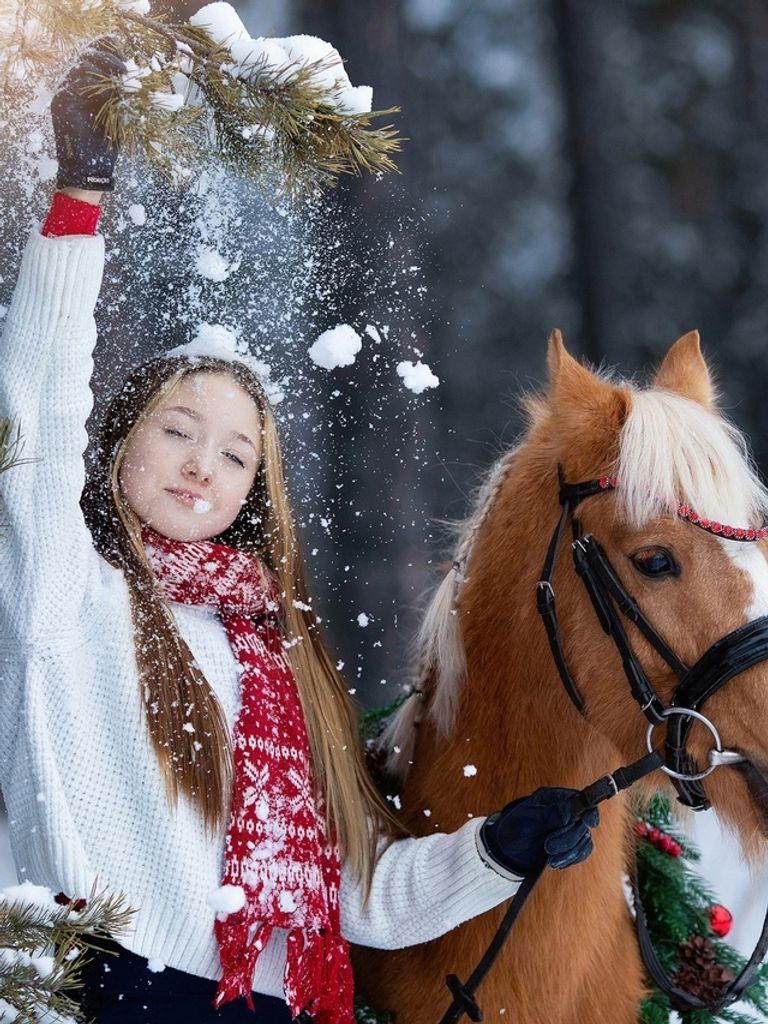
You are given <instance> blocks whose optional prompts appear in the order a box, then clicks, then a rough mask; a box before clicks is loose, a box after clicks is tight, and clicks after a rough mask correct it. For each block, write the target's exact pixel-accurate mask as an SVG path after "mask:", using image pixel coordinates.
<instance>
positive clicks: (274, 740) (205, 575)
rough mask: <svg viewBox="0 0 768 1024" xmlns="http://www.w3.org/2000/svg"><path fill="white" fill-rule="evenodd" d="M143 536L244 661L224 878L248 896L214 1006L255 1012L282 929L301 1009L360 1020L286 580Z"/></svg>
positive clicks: (156, 559)
mask: <svg viewBox="0 0 768 1024" xmlns="http://www.w3.org/2000/svg"><path fill="white" fill-rule="evenodd" d="M143 539H144V543H145V547H146V551H147V555H148V557H149V560H150V564H151V565H152V568H153V570H154V571H155V573H156V575H157V576H158V579H159V580H160V583H161V586H162V588H163V592H164V594H165V596H166V597H167V598H168V599H169V600H171V601H177V602H181V603H183V604H205V605H213V606H214V607H216V608H218V610H219V614H220V616H221V620H222V623H223V625H224V628H225V630H226V632H227V636H228V637H229V641H230V644H231V645H232V649H233V651H234V653H235V656H236V658H237V659H238V662H239V665H240V668H241V709H240V712H239V714H238V717H237V721H236V723H235V729H234V736H233V754H234V769H235V778H234V786H233V793H232V811H231V816H230V823H229V828H228V830H227V837H226V866H225V875H224V879H223V881H222V884H224V885H232V886H239V887H241V888H242V890H243V892H244V894H245V903H244V906H243V907H242V909H241V910H238V911H236V912H235V913H230V914H229V915H227V916H226V917H224V915H219V916H220V917H224V919H223V920H217V922H216V925H215V930H216V936H217V939H218V942H219V951H220V957H221V965H222V971H223V977H222V980H221V982H220V984H219V988H218V991H217V994H216V999H215V1001H214V1005H215V1006H217V1007H218V1006H221V1005H222V1004H223V1003H226V1002H229V1001H230V1000H232V999H236V998H237V997H238V996H244V997H245V998H246V1000H247V1001H248V1005H249V1006H250V1007H251V1009H253V1002H252V999H251V981H252V978H253V972H254V968H255V966H256V961H257V960H258V957H259V954H260V952H261V951H262V950H263V949H264V947H265V946H266V944H267V941H268V939H269V937H270V934H271V933H272V930H273V929H274V928H283V929H286V930H287V931H288V958H287V962H286V969H285V978H284V985H285V993H286V999H287V1001H288V1004H289V1006H290V1009H291V1012H292V1013H293V1014H294V1016H296V1015H297V1014H299V1013H300V1012H301V1011H302V1010H307V1011H308V1012H309V1013H310V1014H311V1015H312V1017H313V1019H314V1020H315V1021H316V1022H317V1024H351V1022H352V1021H353V1019H354V1018H353V1010H352V993H353V983H352V969H351V965H350V960H349V947H348V945H347V943H346V941H345V940H344V939H343V937H342V935H341V926H340V921H339V884H340V877H341V875H340V858H339V851H338V849H337V848H336V846H335V844H334V843H333V841H332V839H330V838H329V837H328V835H327V830H326V825H325V820H324V816H323V813H322V807H318V805H317V802H316V799H315V794H314V785H313V779H312V766H311V758H310V747H309V739H308V736H307V730H306V725H305V722H304V714H303V711H302V707H301V702H300V699H299V694H298V690H297V687H296V681H295V679H294V677H293V672H292V670H291V666H290V663H289V661H288V658H287V656H286V654H285V649H284V647H283V638H282V633H281V631H280V629H279V626H278V625H277V615H276V613H277V612H278V611H279V607H280V598H279V592H278V589H277V586H276V585H275V583H274V582H273V581H272V580H271V579H270V577H269V575H268V573H267V571H266V569H265V568H264V566H263V565H262V564H261V563H260V562H259V560H258V559H256V558H252V557H250V556H248V555H246V554H244V553H243V552H241V551H237V550H236V549H234V548H230V547H227V546H225V545H222V544H215V543H212V542H211V541H196V542H188V543H186V542H182V541H174V540H169V539H168V538H166V537H163V536H161V535H160V534H157V533H155V532H154V531H152V530H149V529H147V528H145V529H144V531H143Z"/></svg>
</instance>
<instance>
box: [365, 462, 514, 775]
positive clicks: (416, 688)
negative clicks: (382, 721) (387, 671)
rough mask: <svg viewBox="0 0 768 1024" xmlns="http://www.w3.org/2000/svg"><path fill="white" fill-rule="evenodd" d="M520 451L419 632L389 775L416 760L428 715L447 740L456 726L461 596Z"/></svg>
mask: <svg viewBox="0 0 768 1024" xmlns="http://www.w3.org/2000/svg"><path fill="white" fill-rule="evenodd" d="M516 453H517V448H512V449H510V451H508V452H506V453H505V454H504V455H502V457H501V458H500V459H498V460H497V461H496V462H495V463H494V464H493V466H492V467H491V470H490V472H489V473H488V476H487V478H486V479H485V481H484V482H483V484H482V486H481V487H480V490H479V492H478V495H477V499H476V501H475V508H474V511H473V512H472V514H471V515H470V517H469V518H468V519H467V520H465V522H464V524H463V526H462V528H461V533H460V536H459V541H458V544H457V545H456V549H455V552H454V556H453V566H452V568H451V570H450V571H449V572H448V573H447V574H446V575H445V576H444V577H443V579H442V581H441V583H440V585H439V586H438V588H437V590H436V592H435V594H434V596H433V597H432V600H431V601H430V603H429V606H428V607H427V610H426V612H425V614H424V617H423V619H422V622H421V627H420V629H419V632H418V635H417V638H416V645H415V656H414V671H413V674H412V677H411V696H410V699H409V700H407V701H406V702H405V704H403V706H402V708H401V709H400V710H399V711H398V712H397V714H396V715H394V716H393V718H392V720H391V721H390V723H389V725H388V726H387V727H386V729H385V730H384V732H383V733H382V735H381V738H380V740H379V748H380V749H381V750H382V751H383V752H385V753H386V756H387V770H388V771H390V772H392V773H393V774H395V775H398V776H400V777H404V776H405V775H406V773H407V770H408V766H409V765H410V763H411V761H412V760H413V751H414V747H415V744H416V729H417V728H418V726H419V725H420V724H421V722H422V720H423V717H424V714H425V712H427V713H428V714H429V715H430V717H431V718H432V719H433V720H434V721H435V723H436V727H437V730H438V732H439V733H441V734H442V735H447V733H448V731H449V730H450V728H451V725H452V724H453V720H454V717H455V713H456V707H457V704H458V699H459V693H460V688H461V683H462V681H463V679H464V676H465V674H466V668H467V663H466V656H465V652H464V645H463V643H462V639H461V635H460V632H459V626H458V594H459V587H460V586H461V584H462V583H463V582H464V579H465V575H466V566H467V564H468V562H469V559H470V556H471V554H472V548H473V546H474V543H475V539H476V537H477V534H478V532H479V531H480V529H481V527H482V526H483V525H484V523H485V521H486V519H487V518H488V515H489V514H490V511H491V509H492V508H493V506H494V504H495V502H496V498H497V497H498V495H499V492H500V491H501V488H502V487H503V486H504V482H505V481H506V478H507V474H508V473H509V470H510V468H511V466H512V463H513V461H514V457H515V455H516Z"/></svg>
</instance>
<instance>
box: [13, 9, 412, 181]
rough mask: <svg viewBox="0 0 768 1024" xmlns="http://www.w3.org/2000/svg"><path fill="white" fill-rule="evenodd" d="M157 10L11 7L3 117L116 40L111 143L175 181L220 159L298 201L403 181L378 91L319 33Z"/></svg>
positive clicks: (108, 107) (208, 12)
mask: <svg viewBox="0 0 768 1024" xmlns="http://www.w3.org/2000/svg"><path fill="white" fill-rule="evenodd" d="M148 12H149V5H148V2H147V0H0V107H6V108H13V109H16V108H18V107H19V106H20V104H22V103H24V102H27V103H29V102H32V101H34V99H35V97H36V96H37V97H38V102H39V93H40V87H41V84H44V85H46V86H47V88H48V91H49V92H50V91H52V90H54V89H55V87H56V84H57V83H58V82H59V81H60V80H61V79H62V78H63V76H64V74H65V73H66V71H67V69H68V67H69V66H71V64H72V63H73V62H74V61H75V60H76V59H77V56H78V54H79V53H80V52H81V51H82V50H83V49H84V48H86V47H87V45H89V44H90V43H92V42H93V41H94V40H96V39H98V38H101V37H104V36H109V37H110V44H111V45H112V46H114V47H115V48H116V49H117V50H118V51H119V53H120V54H121V55H122V57H123V58H124V60H125V62H126V73H125V74H124V75H123V77H122V81H121V82H120V83H119V90H118V91H115V90H114V88H112V87H111V85H110V83H109V82H107V81H106V80H105V83H104V87H103V93H104V106H103V108H102V110H101V113H100V115H99V116H100V117H101V118H102V120H103V123H104V125H105V128H106V130H107V132H108V134H109V135H110V136H111V137H113V138H115V139H117V141H118V142H119V143H120V145H121V146H122V147H123V148H124V149H126V150H128V151H131V152H138V153H141V154H143V156H144V157H145V158H146V159H147V161H148V162H149V164H150V165H152V166H154V167H156V168H158V169H159V170H161V171H162V172H163V173H164V174H166V175H167V176H168V177H170V178H171V179H172V180H174V181H175V182H177V183H179V182H183V181H184V180H185V179H189V178H191V177H192V175H193V169H194V168H195V167H196V166H199V164H200V162H201V160H203V161H207V160H209V159H210V157H211V156H215V157H216V158H217V159H218V160H220V161H221V162H222V163H223V164H224V165H225V166H226V167H227V168H231V169H232V170H234V171H235V172H236V173H237V174H239V175H240V176H242V177H246V178H249V179H252V180H254V181H256V182H257V183H260V184H262V185H264V186H265V187H266V189H267V190H271V191H272V192H274V188H275V183H276V182H277V183H278V185H279V187H281V188H282V189H283V190H284V191H286V192H288V193H296V192H298V191H301V190H303V189H306V188H310V189H311V188H314V187H316V186H318V185H327V184H332V183H334V182H335V180H336V179H337V177H338V176H339V175H340V174H343V173H348V174H360V173H362V172H363V171H368V172H371V173H383V172H390V171H396V170H397V167H396V165H395V163H394V159H393V154H394V153H396V152H398V151H399V148H400V140H399V139H398V137H397V132H396V130H395V128H394V127H393V126H392V125H385V126H383V127H375V126H374V124H373V122H374V121H375V120H376V119H379V118H381V117H382V116H385V115H389V114H391V113H393V112H394V110H387V111H379V112H375V111H372V109H371V108H372V90H371V88H370V87H369V86H365V85H358V86H354V85H352V83H351V82H350V80H349V77H348V75H347V73H346V71H345V69H344V64H343V61H342V59H341V57H340V56H339V54H338V52H337V51H336V50H335V49H334V48H333V46H331V44H330V43H327V42H325V41H324V40H322V39H318V38H316V37H314V36H306V35H298V36H291V37H288V38H282V39H266V38H262V37H259V38H252V37H251V36H250V35H249V33H248V31H247V30H246V28H245V26H244V25H243V23H242V21H241V20H240V18H239V17H238V15H237V13H236V12H235V10H234V8H233V7H231V6H230V5H229V4H227V3H221V2H217V3H212V4H208V5H206V6H205V7H203V8H201V10H199V11H198V12H197V13H196V14H194V15H193V16H192V17H191V18H190V19H189V21H186V22H182V23H177V24H174V23H170V22H166V21H164V20H162V19H161V18H160V17H154V16H151V15H150V14H149V13H148Z"/></svg>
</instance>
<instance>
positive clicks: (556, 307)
mask: <svg viewBox="0 0 768 1024" xmlns="http://www.w3.org/2000/svg"><path fill="white" fill-rule="evenodd" d="M153 6H154V10H156V11H157V10H160V9H161V5H160V4H154V5H153ZM235 6H236V7H237V8H238V11H239V13H240V16H241V17H242V19H243V21H244V22H245V24H246V26H247V28H248V30H249V31H250V33H251V34H252V35H253V36H257V35H266V36H285V35H289V34H291V33H298V32H306V33H313V34H316V35H319V36H321V37H323V38H325V39H329V40H332V41H333V43H334V44H335V45H336V46H337V48H338V49H339V51H340V52H341V53H342V55H343V56H344V57H345V58H346V60H347V70H348V72H349V75H350V78H351V80H352V82H353V83H355V84H369V85H372V86H373V87H374V107H375V108H384V107H389V106H394V105H397V106H400V107H401V108H402V114H401V115H398V117H397V124H398V125H399V127H400V129H401V132H402V134H403V135H405V136H407V137H408V139H409V141H408V142H407V143H406V146H405V150H404V152H403V154H402V155H401V157H400V158H399V164H400V167H401V169H402V171H403V176H402V178H391V177H390V178H387V179H384V180H382V181H378V182H377V181H371V180H368V179H362V180H360V181H348V182H345V183H344V184H343V185H342V186H341V187H340V188H339V189H338V190H337V191H336V192H335V193H333V194H332V195H330V196H329V197H328V198H327V200H326V201H325V202H324V204H323V205H322V206H321V207H320V208H319V209H314V210H312V211H309V210H306V209H305V210H300V211H295V210H287V209H284V208H279V207H278V208H277V209H273V208H270V207H269V206H267V205H266V204H264V203H262V202H260V201H259V199H258V198H257V197H256V196H254V195H253V194H252V193H251V192H250V191H248V190H245V189H243V188H242V187H241V186H239V185H238V184H237V183H236V182H233V181H222V180H220V179H216V178H215V176H211V174H209V173H207V172H206V173H203V174H201V176H200V181H199V183H198V188H197V189H196V190H194V191H192V192H190V193H189V194H188V195H187V196H185V197H184V198H183V199H181V200H179V199H178V198H175V197H173V196H172V195H171V194H170V193H169V192H168V191H167V189H164V188H163V187H161V186H159V185H158V184H157V183H152V182H148V181H147V179H146V176H145V175H144V173H143V171H142V169H141V168H139V167H135V166H131V165H130V164H128V163H127V162H124V163H123V164H122V165H121V167H120V169H119V183H120V185H119V192H118V193H117V194H116V195H115V197H114V198H113V199H111V200H110V201H109V203H108V209H107V214H106V217H105V221H104V230H105V232H106V233H107V235H108V242H109V252H110V262H109V264H108V271H107V278H106V282H105V289H104V293H103V299H102V303H101V306H100V313H99V316H100V329H101V339H100V344H99V350H98V353H97V371H96V388H97V393H98V395H99V396H100V397H102V396H104V395H106V394H107V393H108V391H109V389H110V388H111V387H112V386H114V385H115V384H116V382H117V379H118V378H119V377H120V376H121V373H122V372H123V370H124V369H127V367H128V366H129V365H130V364H132V363H134V362H136V361H137V360H139V359H140V358H143V357H145V356H147V355H149V354H152V353H154V352H156V351H160V350H162V349H165V348H169V347H171V346H172V345H174V344H178V343H180V342H182V341H184V340H186V338H187V337H188V336H189V335H190V333H191V332H193V330H194V328H195V325H196V324H198V323H199V322H200V321H201V320H206V321H208V322H211V323H217V322H218V323H223V324H224V325H225V326H227V327H228V328H230V329H232V330H235V331H238V332H239V333H240V335H241V336H242V337H246V338H247V340H248V343H249V345H250V346H251V348H252V349H253V351H255V352H256V353H257V354H258V356H259V358H261V359H262V360H264V361H265V362H267V363H269V365H270V367H271V373H272V378H273V380H274V381H275V382H276V383H277V386H278V387H282V389H283V391H284V392H285V398H284V400H283V402H281V403H280V406H279V409H280V412H281V419H282V421H283V426H284V430H285V433H286V438H287V447H288V451H289V457H288V463H289V468H290V471H291V476H292V486H293V491H294V495H295V501H296V505H297V508H298V512H299V519H300V521H301V524H302V528H303V533H304V538H305V545H306V551H307V559H308V563H309V566H310V570H311V573H312V576H313V578H314V584H315V585H314V593H315V597H316V600H317V602H318V603H319V605H320V606H321V608H322V614H323V616H324V620H325V623H326V626H327V628H328V631H329V635H330V637H331V640H332V644H333V647H334V649H335V651H336V653H337V656H338V659H339V661H341V662H343V663H344V666H345V669H344V670H345V672H346V673H347V675H348V678H349V680H350V686H351V687H352V688H354V689H356V690H357V691H358V696H360V697H361V698H362V699H363V700H364V702H366V703H370V704H379V703H384V702H386V701H388V700H389V699H391V698H392V697H394V696H395V695H396V694H397V693H398V692H399V687H400V686H401V684H402V683H403V682H404V681H405V679H406V677H407V671H406V664H407V658H406V648H407V643H408V641H409V639H410V638H411V637H412V636H413V633H414V624H415V621H416V617H417V614H418V606H419V598H420V595H421V593H422V592H423V591H424V589H425V588H426V587H427V586H428V584H429V583H430V581H431V579H432V573H433V572H434V568H433V567H434V565H435V563H437V562H439V561H440V559H441V558H442V557H443V556H444V555H445V553H446V547H445V536H446V534H445V531H444V528H443V527H442V526H441V525H440V524H441V523H442V522H443V521H444V520H451V519H459V518H461V517H462V516H463V515H465V514H466V512H467V510H468V501H469V498H468V496H469V494H470V492H471V490H472V489H473V487H474V486H475V485H476V484H477V483H478V481H479V479H480V478H481V476H482V473H483V471H484V470H485V469H486V468H487V467H488V465H489V464H490V462H491V461H492V460H493V459H494V458H495V456H496V455H497V453H498V452H499V450H500V449H501V448H503V447H505V446H507V445H509V444H510V443H511V442H512V441H513V439H514V438H515V435H516V433H517V431H518V429H519V426H520V419H519V415H518V409H517V405H516V401H515V399H516V396H517V395H518V394H519V392H520V391H521V390H522V389H524V388H526V387H529V386H530V385H532V384H536V383H538V382H540V381H541V380H542V378H543V374H544V351H545V342H546V338H547V335H548V333H549V331H550V329H551V328H552V327H553V326H559V327H560V328H562V329H563V331H564V334H565V337H566V341H567V343H568V345H569V346H570V347H571V349H572V350H573V351H575V352H576V353H578V354H580V355H585V356H587V357H589V358H590V359H592V360H593V361H594V362H598V363H599V362H601V361H604V360H605V361H607V362H609V363H613V364H617V365H619V366H620V367H621V368H622V369H623V370H624V371H625V372H626V373H627V374H632V373H635V372H638V371H640V370H642V369H643V368H644V367H646V366H647V365H648V363H649V362H653V361H655V360H658V359H659V357H660V356H661V355H662V354H663V352H664V351H665V349H666V347H667V346H668V345H669V344H670V343H671V342H672V341H673V340H674V339H675V338H676V337H677V336H678V335H679V334H681V333H683V332H684V331H687V330H689V329H691V328H693V327H697V328H699V329H700V331H701V332H702V337H703V342H704V348H705V351H706V354H707V355H708V357H709V358H710V360H711V361H712V364H713V365H714V367H715V369H716V372H717V374H718V377H719V380H720V384H721V388H722V393H723V401H724V405H725V407H726V408H727V409H728V410H729V412H730V413H731V415H732V416H733V418H734V419H735V420H736V421H737V422H738V423H739V424H740V425H741V426H742V427H744V428H746V429H747V431H748V433H749V434H750V436H751V438H752V441H753V445H754V449H755V452H756V454H757V457H758V460H759V462H760V463H761V464H762V465H763V466H765V463H766V460H767V459H768V405H766V403H765V402H764V394H765V384H766V376H768V369H766V366H765V361H764V360H763V358H762V356H763V353H764V346H765V339H766V337H768V304H766V301H765V282H766V277H767V276H768V273H767V271H768V232H767V231H766V221H767V220H768V133H767V132H766V127H768V125H767V124H766V121H767V120H768V13H767V12H766V8H765V6H764V5H762V4H758V3H755V2H747V3H741V4H733V3H729V2H726V0H697V2H694V0H680V2H676V3H669V0H622V3H616V2H615V0H473V3H471V4H468V3H465V2H463V0H399V2H396V0H392V2H389V3H381V2H379V0H336V2H331V0H258V2H256V0H254V2H241V3H236V5H235ZM196 7H197V4H195V3H186V2H179V3H176V4H170V3H169V4H166V5H165V9H166V10H167V11H168V12H169V13H170V14H171V15H172V16H174V17H183V16H187V15H189V14H190V13H192V11H193V10H195V9H196ZM28 152H29V155H30V159H31V160H32V168H31V171H30V173H29V175H27V176H26V177H25V178H24V180H21V179H19V177H18V175H17V176H16V177H15V178H14V177H13V175H8V174H4V175H3V179H2V180H3V185H2V186H0V195H2V204H3V210H4V222H3V224H2V225H0V233H2V243H3V252H4V253H8V254H10V256H9V257H8V258H7V259H6V258H4V261H3V264H2V266H0V312H1V311H2V309H1V307H2V305H3V304H6V303H7V301H8V298H9V295H10V289H11V286H12V282H13V277H14V274H15V268H16V266H17V258H18V255H19V253H20V249H21V245H22V242H23V238H24V235H25V233H26V230H27V226H28V224H29V223H30V220H31V219H32V218H33V217H35V216H37V217H39V216H41V215H42V212H43V209H44V207H45V203H46V200H47V191H46V188H42V187H40V184H39V183H40V180H43V181H45V180H46V179H49V178H50V175H51V173H52V169H51V161H50V139H49V137H48V136H47V135H46V133H45V130H42V131H41V134H40V136H39V138H38V137H35V138H33V139H32V140H31V143H30V145H29V146H28ZM0 162H1V159H0ZM0 170H2V167H0ZM339 325H348V326H349V327H351V328H352V329H353V330H354V332H355V334H356V335H357V336H358V338H359V339H360V346H359V349H357V350H356V351H354V352H353V351H352V349H354V348H355V343H354V342H353V343H352V346H351V348H348V351H349V357H350V358H352V357H354V359H353V362H351V363H350V364H349V365H347V366H340V367H337V368H335V369H327V368H326V367H325V366H323V365H322V363H323V358H326V362H327V361H328V359H327V357H324V356H323V354H322V346H321V349H319V350H316V355H317V356H318V359H313V358H312V357H311V356H310V355H309V352H310V348H311V347H312V345H313V344H315V343H316V341H317V339H318V337H319V336H320V335H321V334H322V333H323V332H325V331H327V330H329V329H333V328H336V327H338V326H339ZM368 328H370V330H367V329H368ZM346 337H347V342H349V340H350V338H351V336H350V335H347V336H346ZM336 340H337V341H339V338H338V337H337V339H336ZM341 341H342V342H343V339H341ZM421 361H423V362H424V363H425V364H427V365H428V366H429V367H430V368H431V372H432V373H433V374H435V375H437V377H438V378H439V381H440V384H439V387H437V388H431V389H428V390H425V391H423V392H422V393H420V394H415V393H414V391H413V390H410V389H409V387H408V386H407V385H408V383H409V379H408V377H407V376H404V374H403V373H401V372H398V367H399V366H401V365H402V364H403V363H411V364H416V363H418V362H421ZM331 362H333V360H331ZM419 372H421V371H419ZM410 383H411V384H413V381H412V380H411V381H410ZM696 826H697V828H699V829H701V828H709V827H710V824H709V823H708V824H702V822H701V821H700V820H699V819H697V822H696ZM723 844H724V841H721V839H720V838H718V839H717V840H714V839H710V840H708V841H707V843H706V844H705V846H707V847H708V849H709V853H707V852H706V851H705V856H706V857H707V860H708V862H709V864H710V868H709V873H710V877H712V878H713V880H714V881H715V884H716V887H717V888H718V890H719V892H720V896H721V899H722V902H723V903H725V904H726V905H727V906H729V907H730V908H731V910H732V911H733V913H734V915H735V917H736V930H735V932H734V938H735V940H736V941H737V942H743V943H746V940H747V937H748V936H749V935H750V934H752V935H754V934H756V929H757V928H758V927H759V920H758V922H757V924H756V923H755V918H756V917H757V918H760V917H761V916H762V913H763V908H762V905H759V901H760V900H761V886H760V884H759V880H756V881H755V885H754V888H753V889H752V890H751V894H750V895H746V894H745V893H746V890H745V888H744V886H743V884H742V882H741V880H742V879H743V878H744V869H743V866H742V865H741V864H740V861H739V859H738V855H737V854H736V852H735V850H734V849H733V847H728V846H727V845H723ZM765 888H766V886H765V885H764V884H763V885H762V889H765Z"/></svg>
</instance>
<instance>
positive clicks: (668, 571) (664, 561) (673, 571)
mask: <svg viewBox="0 0 768 1024" xmlns="http://www.w3.org/2000/svg"><path fill="white" fill-rule="evenodd" d="M630 557H631V559H632V564H633V565H634V567H635V568H636V569H637V570H638V572H641V573H642V574H643V576H649V577H650V578H651V579H659V578H660V577H662V576H679V575H680V566H679V565H678V564H677V562H676V561H675V558H674V556H673V554H672V552H671V551H667V549H666V548H644V549H643V550H642V551H636V552H635V554H634V555H631V556H630Z"/></svg>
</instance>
